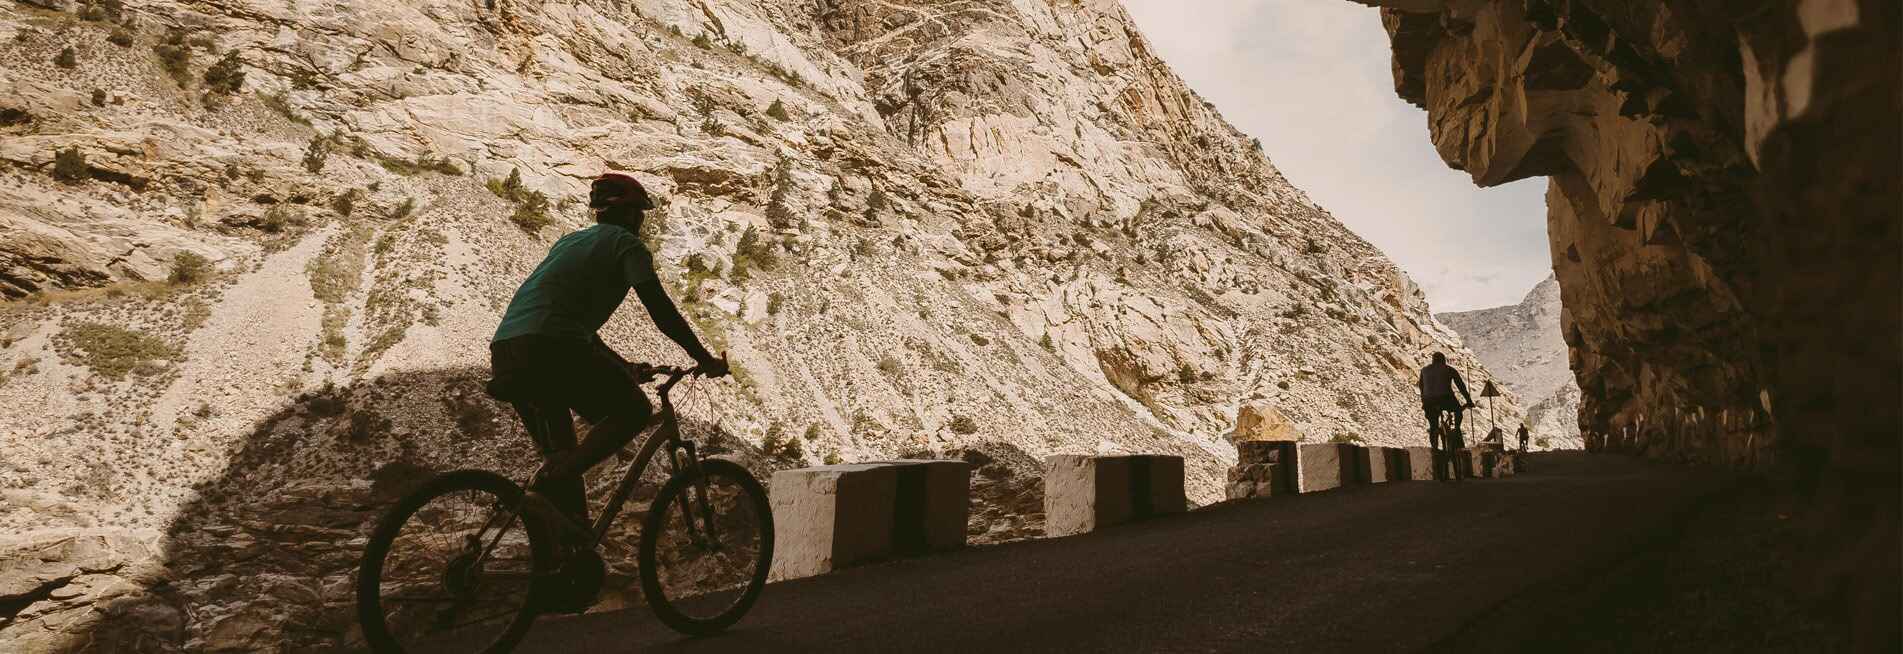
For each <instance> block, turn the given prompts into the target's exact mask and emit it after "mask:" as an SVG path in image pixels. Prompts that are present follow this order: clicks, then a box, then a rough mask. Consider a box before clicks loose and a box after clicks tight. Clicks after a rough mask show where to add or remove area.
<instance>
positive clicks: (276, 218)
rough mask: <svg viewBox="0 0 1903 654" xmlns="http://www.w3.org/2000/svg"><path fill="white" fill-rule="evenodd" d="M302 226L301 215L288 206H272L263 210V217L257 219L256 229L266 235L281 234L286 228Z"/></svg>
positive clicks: (302, 219) (302, 218) (302, 217)
mask: <svg viewBox="0 0 1903 654" xmlns="http://www.w3.org/2000/svg"><path fill="white" fill-rule="evenodd" d="M302 224H304V216H303V214H302V213H301V212H300V211H299V210H298V209H296V208H294V207H292V206H291V205H288V204H274V205H271V208H269V209H265V210H264V216H263V217H261V218H259V219H258V223H257V225H258V229H259V230H261V231H264V232H265V233H268V234H278V233H282V232H283V231H284V230H285V229H286V228H288V227H292V226H296V225H302Z"/></svg>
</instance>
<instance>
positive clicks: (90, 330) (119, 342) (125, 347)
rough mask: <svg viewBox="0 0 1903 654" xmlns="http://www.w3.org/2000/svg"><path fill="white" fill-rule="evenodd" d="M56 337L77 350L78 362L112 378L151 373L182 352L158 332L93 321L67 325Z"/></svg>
mask: <svg viewBox="0 0 1903 654" xmlns="http://www.w3.org/2000/svg"><path fill="white" fill-rule="evenodd" d="M59 341H60V344H62V345H64V346H66V347H68V348H70V349H71V350H73V351H75V352H76V353H77V354H78V358H79V362H80V364H81V365H84V366H86V367H88V368H91V369H92V370H93V372H96V373H98V374H100V375H104V376H106V377H111V378H114V379H118V378H120V377H124V376H126V374H127V373H133V374H138V375H149V374H153V373H156V372H158V371H160V370H162V369H163V362H170V361H177V360H178V359H179V358H180V357H181V356H183V353H182V352H180V350H179V349H178V348H176V347H173V346H172V345H170V344H168V343H166V342H165V341H164V340H161V339H160V338H158V337H157V336H153V335H150V334H146V333H143V332H138V331H133V330H130V329H126V328H123V327H116V326H113V325H107V324H102V323H95V322H82V323H78V324H74V325H68V326H67V327H66V329H64V330H62V332H61V333H60V336H59Z"/></svg>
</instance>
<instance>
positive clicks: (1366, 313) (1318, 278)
mask: <svg viewBox="0 0 1903 654" xmlns="http://www.w3.org/2000/svg"><path fill="white" fill-rule="evenodd" d="M68 48H71V50H72V52H73V56H72V57H70V58H69V57H66V56H65V55H63V54H62V53H64V52H65V51H66V50H67V49H68ZM61 62H67V63H70V64H71V65H70V66H69V65H66V63H61ZM0 89H4V90H5V93H0V162H4V165H0V295H4V296H5V297H7V298H12V299H13V301H11V302H8V303H7V304H6V305H4V307H3V308H0V338H4V341H0V348H4V352H0V375H4V379H3V380H0V451H4V452H6V453H7V457H6V460H5V463H4V464H3V465H0V490H4V491H6V492H8V493H9V494H8V495H7V496H6V500H5V502H4V503H3V504H0V541H3V542H4V546H0V549H3V550H4V551H5V552H15V553H18V552H40V551H50V550H52V549H57V548H59V547H63V545H61V543H67V542H71V539H74V538H92V539H103V540H101V542H108V543H119V544H130V543H137V544H138V547H132V546H130V545H127V546H126V547H120V546H119V545H113V546H112V547H111V548H110V549H111V550H112V551H113V552H118V553H120V554H116V555H115V556H116V557H117V558H115V559H113V560H115V561H121V560H122V561H125V563H124V564H122V565H121V564H113V565H107V566H105V567H99V566H88V565H84V564H74V565H66V564H64V563H62V564H58V565H51V564H49V565H48V566H42V565H40V564H39V563H35V564H33V565H32V566H30V569H31V570H32V571H33V572H31V573H30V574H31V575H32V577H31V579H29V580H27V581H22V582H19V583H12V582H9V584H8V585H6V586H0V609H3V610H0V651H13V650H17V649H22V648H29V649H36V650H37V649H53V650H58V649H62V648H65V647H73V646H77V644H79V643H96V644H104V645H107V646H110V647H121V646H122V647H125V648H145V649H154V650H164V649H184V650H193V651H198V650H215V649H254V648H262V647H282V648H285V649H291V650H306V649H328V648H332V647H334V646H337V645H340V644H347V643H349V642H351V639H352V638H353V635H352V633H351V631H352V629H353V628H354V627H353V625H352V621H351V619H350V617H349V613H348V610H349V606H350V601H351V596H350V589H351V580H350V577H349V575H350V571H351V569H352V567H353V566H354V564H355V557H356V551H357V547H358V546H359V544H360V542H361V539H362V537H363V534H364V533H365V531H366V525H367V521H368V520H370V519H371V517H372V516H374V515H375V512H376V511H377V509H378V508H379V507H380V506H383V505H385V504H387V502H388V501H389V498H391V497H393V496H396V495H398V494H400V493H401V491H402V490H403V489H404V488H406V485H407V484H408V483H410V482H411V481H413V480H415V479H418V478H422V477H425V476H427V475H428V474H430V473H432V472H435V471H440V470H445V469H448V468H451V467H461V466H477V467H489V468H495V469H500V470H503V471H504V472H507V473H511V474H516V475H523V474H526V472H527V470H526V468H527V467H528V466H529V465H530V462H532V461H534V460H535V456H534V454H533V452H531V451H529V450H528V448H527V446H526V443H525V442H524V439H523V438H522V437H521V435H520V433H519V431H518V429H517V427H516V425H515V420H514V417H513V416H512V415H511V414H510V413H509V411H508V410H507V409H506V408H504V407H501V406H498V405H496V404H495V403H493V402H491V401H490V400H489V399H487V398H486V397H484V396H483V395H482V393H481V383H482V381H483V378H484V375H485V369H486V367H487V361H486V358H487V357H486V348H487V339H488V337H489V335H490V334H491V333H492V331H493V329H494V326H495V321H496V319H497V317H498V314H499V313H500V310H501V308H502V306H503V305H504V304H505V303H506V302H507V300H508V298H509V297H510V293H511V292H512V291H513V289H514V287H515V284H517V283H518V282H519V280H520V279H521V277H522V276H523V275H524V274H526V272H527V271H528V270H529V269H530V267H531V266H533V265H534V264H535V263H536V261H537V260H539V258H540V257H541V256H542V255H543V253H544V252H545V251H546V248H547V246H548V244H549V243H550V242H551V241H552V240H553V239H554V238H556V237H557V236H559V235H560V234H561V233H563V232H565V231H568V230H572V229H576V228H578V227H581V226H582V225H584V224H585V223H586V222H587V221H588V218H587V216H586V215H585V212H584V211H583V209H582V207H581V206H579V200H580V199H581V198H582V197H583V193H584V190H585V185H586V182H587V180H588V179H589V178H590V177H591V176H593V175H595V174H598V173H599V172H602V171H604V170H610V169H615V170H625V171H629V172H631V173H632V174H634V175H636V176H638V177H639V178H640V179H642V180H643V181H644V182H645V183H646V184H647V185H648V186H649V187H650V188H651V189H653V190H654V192H655V194H656V195H657V196H658V197H659V198H660V199H661V201H662V203H663V206H662V207H661V208H660V209H659V210H658V211H657V212H656V215H654V216H653V217H652V218H651V219H650V225H649V228H648V230H647V231H648V232H649V234H648V235H647V236H648V237H649V238H650V240H651V241H652V242H653V243H654V244H655V249H656V253H657V258H658V260H659V262H660V266H661V268H662V271H661V272H662V275H663V277H664V278H665V279H666V281H667V282H668V283H669V284H670V285H671V286H672V291H673V293H674V294H675V295H676V297H677V298H678V299H679V301H680V302H681V304H683V306H684V307H685V310H686V311H687V312H688V313H689V314H690V316H689V317H690V319H692V320H694V321H695V322H696V323H697V325H698V327H699V330H700V331H701V333H702V334H703V337H704V338H706V339H707V340H709V341H711V342H712V343H711V345H712V347H713V348H714V349H717V350H725V351H727V352H728V353H729V354H730V355H731V358H732V360H733V361H734V363H735V375H734V379H733V380H730V381H722V382H712V383H698V384H696V385H694V386H693V387H691V388H683V389H682V390H683V392H684V393H685V397H691V398H692V399H693V402H692V403H689V404H684V405H683V406H685V407H686V409H685V410H686V411H687V412H688V417H690V418H693V419H694V420H695V421H694V423H693V425H694V426H695V428H696V430H697V431H696V433H697V434H698V435H699V436H700V437H701V438H702V439H703V440H704V441H705V442H706V444H707V447H708V448H710V451H717V452H721V453H722V455H723V456H730V457H735V458H739V459H741V460H743V461H745V462H747V463H748V464H749V465H752V466H754V467H755V469H756V470H759V471H761V472H763V473H764V472H766V471H770V470H771V469H774V468H784V467H788V466H797V465H806V464H810V463H819V462H822V461H836V460H843V461H864V460H872V459H884V458H890V457H892V456H895V455H900V454H907V453H914V452H924V453H927V454H940V455H944V454H950V453H967V454H966V456H969V454H968V453H970V452H974V451H976V452H980V453H983V452H994V451H1000V450H1003V451H1009V452H1012V453H1013V455H1014V457H1013V458H1014V459H1015V458H1017V457H1022V458H1025V459H1028V460H1031V461H1036V460H1041V459H1042V457H1044V456H1046V455H1050V454H1058V453H1073V454H1103V453H1157V454H1169V455H1176V456H1181V457H1183V459H1184V462H1185V475H1186V477H1187V482H1188V490H1189V492H1190V493H1191V498H1192V499H1193V500H1195V501H1197V502H1199V503H1207V502H1213V501H1216V500H1218V499H1220V498H1221V497H1222V495H1223V492H1224V491H1223V482H1224V472H1225V470H1226V469H1227V468H1228V467H1229V465H1230V464H1231V463H1232V462H1233V461H1234V456H1235V455H1234V450H1233V449H1232V448H1231V447H1230V446H1229V445H1228V444H1227V443H1226V442H1224V436H1225V435H1226V434H1228V433H1230V432H1231V431H1232V429H1233V427H1234V422H1233V421H1234V418H1235V416H1236V415H1237V412H1238V408H1239V407H1240V405H1241V404H1242V403H1243V402H1245V401H1251V400H1261V401H1266V402H1269V403H1271V405H1272V406H1273V407H1274V408H1275V410H1276V411H1278V412H1280V413H1281V414H1282V416H1283V417H1284V418H1285V419H1286V421H1287V423H1288V424H1290V425H1292V426H1293V427H1294V428H1295V429H1297V430H1299V431H1300V433H1302V434H1304V435H1306V436H1307V437H1308V438H1310V439H1314V440H1326V439H1330V438H1336V437H1344V438H1345V437H1351V436H1352V437H1357V438H1360V439H1362V440H1364V441H1366V442H1370V443H1374V444H1387V445H1404V444H1418V443H1420V442H1422V441H1423V440H1424V437H1423V435H1422V426H1421V424H1420V418H1419V412H1418V410H1417V409H1416V408H1415V407H1416V404H1415V398H1414V390H1413V386H1412V378H1413V371H1414V368H1416V367H1417V366H1418V365H1420V363H1421V359H1423V358H1424V354H1425V353H1426V352H1428V351H1433V350H1444V351H1449V352H1452V353H1453V354H1454V355H1455V357H1456V358H1457V359H1458V360H1460V361H1461V362H1462V364H1463V365H1465V366H1469V367H1472V366H1477V365H1478V364H1477V363H1476V362H1475V360H1474V359H1473V357H1472V356H1471V354H1469V353H1467V352H1466V351H1465V350H1464V349H1463V348H1462V347H1461V346H1460V345H1459V339H1458V336H1457V335H1455V334H1454V332H1453V331H1451V330H1449V329H1448V328H1446V327H1445V326H1444V325H1441V324H1439V323H1438V322H1437V321H1435V320H1434V318H1433V316H1432V315H1431V313H1430V311H1429V309H1428V307H1427V304H1426V302H1425V300H1424V299H1423V298H1422V296H1421V294H1420V292H1419V291H1418V290H1417V289H1416V288H1415V287H1414V286H1413V284H1412V283H1410V282H1409V281H1408V280H1407V279H1406V277H1405V276H1403V275H1402V274H1401V273H1400V271H1399V270H1397V269H1396V268H1395V267H1394V266H1393V265H1392V264H1391V263H1390V262H1388V261H1387V259H1386V258H1385V257H1383V256H1382V255H1381V254H1380V253H1379V252H1377V251H1376V250H1375V249H1374V248H1372V247H1370V246H1369V245H1368V244H1367V243H1366V242H1364V241H1362V240H1361V239H1359V238H1357V237H1355V236H1354V235H1353V234H1351V233H1349V232H1348V231H1347V230H1346V229H1344V228H1343V227H1342V226H1341V225H1340V224H1339V223H1338V222H1336V221H1335V220H1334V218H1333V217H1331V216H1329V215H1328V214H1327V212H1325V211H1323V210H1321V209H1320V208H1319V207H1317V206H1315V204H1314V203H1313V202H1311V201H1310V200H1309V199H1308V198H1307V197H1306V196H1305V195H1303V193H1302V192H1301V191H1300V190H1298V189H1296V188H1294V187H1292V186H1291V185H1290V184H1289V183H1288V182H1287V180H1285V179H1284V178H1283V177H1282V176H1281V174H1280V173H1278V172H1277V171H1276V169H1275V168H1274V166H1272V165H1271V164H1270V162H1269V160H1268V158H1267V156H1266V155H1265V154H1264V153H1262V152H1260V151H1258V150H1257V149H1256V148H1255V147H1254V146H1253V145H1252V144H1251V143H1250V139H1249V138H1247V137H1246V136H1244V135H1242V134H1240V133H1238V132H1237V131H1236V130H1235V129H1234V128H1233V127H1231V126H1230V125H1229V124H1227V123H1226V122H1224V121H1223V120H1222V118H1221V116H1219V115H1218V114H1217V113H1216V112H1215V110H1214V109H1213V108H1212V107H1211V106H1209V105H1208V104H1205V103H1204V102H1203V101H1202V100H1201V99H1200V98H1198V97H1197V96H1196V94H1195V93H1194V92H1193V91H1191V90H1190V89H1189V88H1187V87H1186V86H1184V84H1183V83H1182V81H1181V80H1179V79H1177V78H1176V77H1175V75H1173V74H1172V73H1171V72H1170V71H1169V69H1168V68H1167V67H1166V66H1165V65H1163V63H1162V62H1161V61H1160V60H1158V59H1157V58H1156V57H1155V56H1154V55H1153V54H1152V53H1151V52H1150V51H1149V49H1148V46H1147V45H1146V44H1145V43H1144V41H1143V39H1142V38H1141V36H1139V35H1138V34H1137V33H1136V31H1135V29H1134V28H1133V27H1132V25H1131V22H1130V20H1129V18H1128V16H1126V15H1125V14H1124V12H1123V11H1122V9H1121V8H1120V7H1119V6H1117V5H1116V4H1115V3H1114V2H1108V1H1105V0H1088V1H1084V2H1064V3H1038V2H1032V3H1013V2H1004V1H1002V0H985V1H981V2H966V3H951V4H945V3H929V2H917V1H903V2H892V1H873V0H827V1H825V2H808V1H790V0H632V1H609V0H552V1H549V2H524V1H521V0H495V1H494V2H459V3H430V2H424V3H417V2H373V1H368V0H298V1H297V2H289V1H286V0H203V1H198V2H177V1H174V0H150V1H145V2H137V3H123V4H121V3H115V2H37V3H21V2H5V3H0ZM645 320H646V319H645V316H643V315H641V312H640V311H638V310H635V309H633V308H632V307H630V308H629V310H626V311H623V312H622V314H621V315H620V316H618V317H617V318H616V319H615V321H613V322H612V323H610V325H609V327H608V328H607V329H606V330H605V333H604V338H605V339H606V340H607V341H608V342H609V343H611V344H613V345H615V346H616V347H618V348H620V349H622V351H623V352H625V353H626V354H628V355H629V356H630V358H635V359H643V360H650V361H657V362H680V361H681V360H682V355H680V353H678V352H677V351H676V349H675V348H674V347H673V346H672V345H671V344H669V343H666V342H665V341H664V340H663V339H661V338H660V337H659V336H658V335H657V334H655V333H653V331H652V330H651V329H650V328H649V327H648V326H647V325H645V324H644V323H645ZM1509 410H1510V411H1512V412H1513V413H1514V414H1515V415H1517V414H1518V412H1519V409H1517V408H1513V407H1509ZM994 444H1004V445H1008V448H996V447H991V446H992V445H994ZM989 468H990V469H988V470H987V469H984V468H981V469H980V470H979V471H978V474H976V475H974V479H975V480H977V483H980V484H987V485H992V484H1002V485H1003V486H1001V487H1000V488H1002V490H1000V489H999V488H987V489H984V490H981V491H980V495H981V496H982V497H983V498H986V499H983V500H982V501H981V502H979V504H978V506H977V508H976V509H975V510H974V515H976V516H979V517H980V519H983V520H991V521H993V522H992V523H990V524H988V525H975V526H974V529H973V531H974V532H977V533H979V534H982V535H981V536H980V537H979V538H981V539H1000V538H1008V537H1013V536H1014V535H1018V534H1022V533H1025V531H1026V530H1027V529H1035V528H1036V525H1037V524H1038V522H1037V519H1036V518H1032V517H1025V516H1016V517H1014V516H1012V515H1008V514H1010V513H1011V512H1012V511H1013V510H1015V509H1017V508H1020V507H1023V506H1025V505H1027V504H1029V505H1036V504H1038V501H1039V500H1040V499H1041V498H1040V497H1039V496H1037V495H1036V494H1034V493H1030V492H1028V491H1026V490H1024V488H1023V487H1024V486H1025V480H1024V479H1023V477H1024V474H1022V473H1018V472H1012V471H1011V469H1010V467H1009V466H990V467H989ZM16 493H17V494H16ZM17 498H31V499H30V500H27V499H17ZM1027 525H1029V527H1027ZM610 540H611V547H613V546H620V545H624V544H625V543H626V542H627V541H626V539H625V538H621V537H620V536H617V537H615V538H611V539H610ZM619 554H621V552H616V551H612V550H611V551H610V552H609V558H610V560H611V568H612V569H611V573H613V574H615V575H618V576H619V577H618V578H621V579H625V574H626V570H625V569H622V568H613V566H614V565H615V564H614V563H613V561H614V560H617V556H618V555H619ZM22 556H24V555H22ZM623 558H625V557H623ZM48 560H50V559H48ZM60 560H61V561H64V560H65V559H60ZM115 566H116V567H115ZM0 569H6V570H13V569H16V568H14V567H12V564H11V562H7V563H0ZM22 569H25V568H22ZM98 575H105V576H107V577H112V578H113V579H117V580H118V581H113V579H102V578H99V577H98ZM120 581H123V582H124V583H119V582H120ZM121 616H135V617H133V618H122V617H121ZM137 616H144V617H137Z"/></svg>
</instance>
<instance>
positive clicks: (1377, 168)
mask: <svg viewBox="0 0 1903 654" xmlns="http://www.w3.org/2000/svg"><path fill="white" fill-rule="evenodd" d="M1189 4H1193V5H1194V10H1191V11H1186V10H1185V5H1189ZM1125 6H1126V7H1128V9H1129V10H1130V13H1131V15H1132V16H1134V17H1135V18H1136V21H1137V25H1138V28H1139V29H1141V30H1142V32H1143V34H1144V36H1146V37H1148V38H1149V40H1150V42H1151V44H1152V45H1153V46H1154V48H1155V50H1156V52H1157V54H1158V55H1160V56H1162V57H1163V59H1164V60H1165V61H1167V62H1169V64H1170V66H1171V67H1172V68H1174V69H1175V70H1176V72H1177V74H1178V75H1181V76H1182V77H1183V79H1184V80H1185V81H1187V82H1189V85H1190V87H1192V88H1194V89H1196V91H1197V93H1200V94H1202V96H1203V97H1204V98H1205V99H1207V100H1209V101H1210V102H1212V103H1214V104H1215V105H1216V108H1217V109H1219V110H1221V111H1222V113H1223V116H1224V117H1226V118H1228V119H1229V121H1230V122H1231V123H1234V124H1235V125H1236V126H1237V127H1238V128H1240V129H1241V130H1242V131H1244V132H1247V133H1248V134H1250V135H1251V136H1255V137H1257V138H1260V139H1262V145H1263V149H1264V150H1265V151H1266V152H1268V155H1269V160H1270V161H1272V162H1274V163H1275V165H1276V167H1277V168H1280V169H1281V170H1282V172H1283V174H1285V175H1287V176H1288V178H1289V179H1290V181H1293V182H1294V183H1295V185H1296V186H1299V187H1301V188H1302V189H1303V190H1304V191H1307V192H1308V194H1309V195H1310V196H1311V197H1313V198H1314V199H1315V201H1316V202H1318V203H1320V204H1321V205H1322V206H1323V207H1326V208H1327V209H1328V210H1329V211H1330V212H1331V213H1333V214H1334V215H1335V216H1336V217H1337V218H1339V219H1341V221H1342V222H1343V223H1345V224H1347V225H1348V227H1349V228H1350V229H1353V230H1354V231H1355V232H1356V233H1358V234H1360V235H1362V237H1363V238H1366V239H1368V241H1369V242H1372V243H1374V245H1375V246H1376V247H1379V248H1381V249H1382V251H1384V252H1386V253H1387V254H1388V257H1389V258H1391V259H1393V260H1394V261H1395V263H1397V264H1399V265H1400V266H1401V267H1402V269H1404V270H1406V271H1407V272H1408V274H1409V275H1410V276H1412V277H1414V278H1415V281H1417V282H1419V283H1420V285H1421V288H1422V290H1423V291H1424V292H1426V293H1427V296H1428V301H1429V302H1431V303H1432V304H1433V306H1434V309H1435V310H1436V311H1455V310H1464V309H1472V308H1481V307H1488V306H1497V305H1501V304H1511V303H1515V302H1518V301H1519V300H1520V298H1521V297H1522V296H1523V295H1524V294H1525V293H1526V291H1527V290H1528V289H1530V288H1532V287H1533V285H1534V284H1536V283H1538V282H1539V281H1540V280H1541V279H1544V278H1545V277H1546V275H1547V273H1548V272H1549V271H1550V270H1551V267H1552V265H1551V262H1550V261H1549V260H1548V248H1547V245H1546V218H1545V216H1546V200H1545V189H1546V185H1545V183H1544V181H1542V180H1528V181H1522V182H1516V183H1514V184H1509V185H1506V186H1502V187H1497V188H1492V189H1479V188H1475V187H1474V186H1473V184H1472V182H1471V181H1470V180H1469V178H1468V177H1467V175H1466V174H1465V173H1462V172H1460V171H1456V170H1450V169H1448V168H1447V166H1446V164H1444V163H1442V162H1441V160H1440V156H1439V155H1438V154H1436V153H1435V152H1434V149H1433V145H1432V144H1431V143H1430V142H1429V141H1428V135H1427V114H1426V113H1425V112H1423V111H1421V110H1419V109H1416V108H1414V107H1413V106H1410V105H1408V104H1407V103H1405V102H1402V101H1401V99H1400V98H1398V97H1396V96H1395V95H1394V81H1393V77H1392V72H1391V69H1390V66H1389V51H1388V40H1387V34H1386V33H1385V32H1384V31H1383V30H1382V28H1381V20H1380V15H1379V13H1377V12H1376V11H1375V10H1373V9H1370V8H1367V7H1363V6H1360V5H1356V4H1354V3H1351V2H1346V1H1344V0H1256V1H1250V0H1201V1H1197V2H1194V3H1186V2H1184V1H1183V0H1125Z"/></svg>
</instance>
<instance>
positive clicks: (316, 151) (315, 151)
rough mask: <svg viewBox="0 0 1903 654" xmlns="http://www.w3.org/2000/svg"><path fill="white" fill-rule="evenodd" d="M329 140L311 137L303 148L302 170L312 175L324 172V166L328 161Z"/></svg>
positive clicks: (321, 136)
mask: <svg viewBox="0 0 1903 654" xmlns="http://www.w3.org/2000/svg"><path fill="white" fill-rule="evenodd" d="M331 145H332V143H331V139H330V137H326V136H323V135H317V136H312V137H311V142H310V144H308V145H305V146H304V170H306V171H309V172H310V173H312V174H316V173H321V172H324V164H325V163H326V162H328V161H330V149H331Z"/></svg>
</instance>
